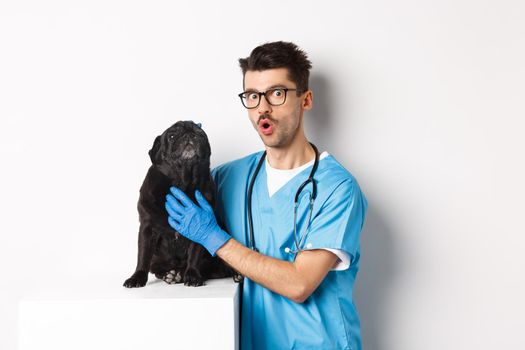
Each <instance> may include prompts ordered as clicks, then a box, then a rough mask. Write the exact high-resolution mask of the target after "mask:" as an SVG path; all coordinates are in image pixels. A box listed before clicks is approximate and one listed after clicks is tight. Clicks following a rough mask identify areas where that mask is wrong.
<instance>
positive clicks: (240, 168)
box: [212, 151, 263, 179]
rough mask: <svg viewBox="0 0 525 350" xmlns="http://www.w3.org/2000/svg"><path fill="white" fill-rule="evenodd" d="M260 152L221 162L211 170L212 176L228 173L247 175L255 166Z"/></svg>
mask: <svg viewBox="0 0 525 350" xmlns="http://www.w3.org/2000/svg"><path fill="white" fill-rule="evenodd" d="M262 153H263V152H262V151H260V152H255V153H252V154H249V155H247V156H245V157H242V158H239V159H235V160H232V161H229V162H226V163H223V164H221V165H219V166H217V167H215V168H214V169H213V170H212V174H213V177H214V178H215V179H217V177H224V176H228V175H247V174H249V173H250V171H251V169H252V168H253V167H254V166H257V162H258V160H259V159H260V157H261V155H262ZM254 164H255V165H254Z"/></svg>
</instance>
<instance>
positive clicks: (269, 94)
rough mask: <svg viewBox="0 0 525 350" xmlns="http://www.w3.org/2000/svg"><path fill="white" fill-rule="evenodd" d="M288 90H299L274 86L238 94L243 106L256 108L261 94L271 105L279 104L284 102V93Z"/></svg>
mask: <svg viewBox="0 0 525 350" xmlns="http://www.w3.org/2000/svg"><path fill="white" fill-rule="evenodd" d="M288 91H299V92H300V91H301V90H298V89H287V88H275V89H268V90H266V91H264V92H258V91H245V92H241V93H240V94H239V97H240V98H241V102H242V104H243V106H244V107H246V108H248V109H252V108H257V107H258V106H259V103H261V96H264V98H265V99H266V101H268V103H269V104H270V105H272V106H280V105H282V104H284V103H285V102H286V93H287V92H288Z"/></svg>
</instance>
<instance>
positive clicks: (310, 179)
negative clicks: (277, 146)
mask: <svg viewBox="0 0 525 350" xmlns="http://www.w3.org/2000/svg"><path fill="white" fill-rule="evenodd" d="M310 145H311V146H312V148H313V149H314V151H315V160H314V165H313V166H312V170H311V171H310V175H309V176H308V179H307V180H306V181H304V182H303V183H302V184H301V185H300V186H299V188H298V189H297V191H296V193H295V198H294V228H293V229H294V241H295V246H296V250H291V249H288V250H287V252H289V253H293V254H296V253H298V252H300V251H301V248H300V247H301V246H302V244H303V243H304V240H305V239H306V235H307V234H308V229H309V227H310V219H311V217H312V212H313V205H314V202H315V198H316V196H317V184H316V183H315V180H314V175H315V173H316V171H317V168H318V166H319V151H318V150H317V147H316V146H315V145H314V144H313V143H311V142H310ZM265 158H266V151H264V153H263V154H262V156H261V159H259V163H258V164H257V167H256V168H255V171H254V173H253V176H252V179H251V181H250V185H249V187H248V198H247V199H248V230H249V233H250V237H249V247H250V249H252V250H254V251H256V252H258V251H259V250H258V249H257V248H256V247H255V237H254V232H253V231H254V230H253V216H252V193H253V185H254V184H255V179H256V178H257V175H258V174H259V171H260V170H261V166H262V165H263V163H264V159H265ZM309 183H311V184H312V193H311V196H310V203H309V213H308V221H307V226H306V230H305V234H304V235H303V236H302V237H299V239H298V238H297V207H298V202H299V196H300V194H301V192H302V190H303V189H304V188H305V187H306V186H307V185H308V184H309Z"/></svg>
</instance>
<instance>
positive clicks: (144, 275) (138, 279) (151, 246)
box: [124, 224, 159, 288]
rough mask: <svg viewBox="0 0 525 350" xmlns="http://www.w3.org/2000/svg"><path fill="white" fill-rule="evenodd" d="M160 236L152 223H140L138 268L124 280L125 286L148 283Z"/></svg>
mask: <svg viewBox="0 0 525 350" xmlns="http://www.w3.org/2000/svg"><path fill="white" fill-rule="evenodd" d="M158 238H159V237H158V234H156V233H155V231H154V230H153V227H152V226H151V225H143V224H141V225H140V230H139V252H138V258H137V268H136V269H135V273H134V274H133V275H132V276H131V277H130V278H128V279H127V280H126V281H125V282H124V287H127V288H135V287H144V286H145V285H146V282H148V273H149V270H150V265H151V258H152V257H153V252H154V250H155V246H156V244H157V240H158Z"/></svg>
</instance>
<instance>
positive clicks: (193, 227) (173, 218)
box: [165, 187, 231, 256]
mask: <svg viewBox="0 0 525 350" xmlns="http://www.w3.org/2000/svg"><path fill="white" fill-rule="evenodd" d="M170 192H171V194H168V195H167V196H166V205H165V206H166V210H167V211H168V215H169V217H168V223H169V224H170V226H171V227H172V228H173V229H175V230H177V231H178V232H179V233H180V234H181V235H183V236H184V237H186V238H188V239H190V240H192V241H194V242H197V243H199V244H202V245H203V246H204V248H206V249H207V250H208V251H209V252H210V254H211V255H212V256H215V253H216V252H217V250H218V249H219V248H220V247H222V246H223V245H224V244H225V243H226V242H227V241H228V240H229V239H230V238H231V237H230V235H229V234H227V233H226V232H224V231H223V230H222V229H221V228H220V227H219V225H218V224H217V220H216V219H215V214H214V213H213V209H212V207H211V206H210V205H209V204H208V202H207V201H206V198H204V196H203V195H202V194H201V193H200V192H199V191H195V198H196V199H197V203H198V204H199V205H196V204H195V203H193V201H192V200H191V199H189V198H188V197H187V196H186V194H185V193H184V192H182V191H181V190H179V189H178V188H177V187H171V188H170Z"/></svg>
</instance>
